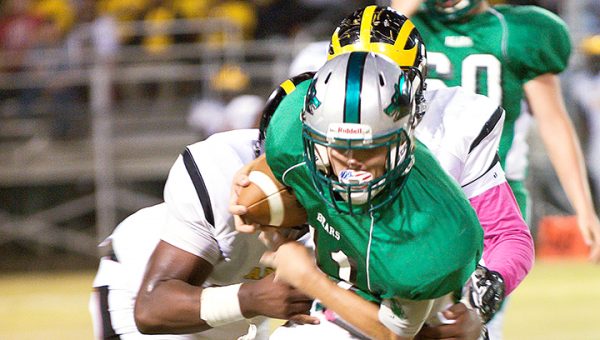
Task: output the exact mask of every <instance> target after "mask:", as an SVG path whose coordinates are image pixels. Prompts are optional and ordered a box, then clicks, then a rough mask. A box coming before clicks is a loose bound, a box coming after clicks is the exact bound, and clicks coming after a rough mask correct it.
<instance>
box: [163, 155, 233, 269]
mask: <svg viewBox="0 0 600 340" xmlns="http://www.w3.org/2000/svg"><path fill="white" fill-rule="evenodd" d="M164 199H165V203H166V204H167V207H168V212H167V219H166V225H165V228H164V229H163V233H162V235H161V239H162V240H163V241H165V242H167V243H169V244H171V245H173V246H175V247H177V248H180V249H182V250H185V251H187V252H189V253H191V254H194V255H196V256H199V257H201V258H203V259H205V260H206V261H208V262H209V263H210V264H212V265H214V264H215V263H216V262H217V261H218V260H219V259H220V257H221V252H220V250H219V245H218V243H217V240H216V239H215V238H214V233H213V231H214V226H212V225H211V224H210V223H208V221H207V220H206V218H205V216H204V210H203V209H202V205H201V204H200V200H199V198H198V195H197V193H196V191H195V189H194V184H193V183H192V180H191V178H190V175H189V174H188V172H187V170H186V168H185V165H184V164H183V158H182V157H181V156H179V158H177V160H176V161H175V164H174V165H173V167H172V168H171V171H170V172H169V177H168V178H167V182H166V184H165V190H164Z"/></svg>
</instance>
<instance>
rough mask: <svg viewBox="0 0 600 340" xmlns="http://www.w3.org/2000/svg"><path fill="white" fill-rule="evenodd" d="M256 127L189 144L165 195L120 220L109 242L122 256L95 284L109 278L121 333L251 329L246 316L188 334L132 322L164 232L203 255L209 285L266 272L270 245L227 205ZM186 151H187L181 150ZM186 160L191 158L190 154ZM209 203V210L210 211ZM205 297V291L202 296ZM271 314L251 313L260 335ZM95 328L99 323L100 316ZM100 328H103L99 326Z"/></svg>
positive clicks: (232, 335) (105, 263)
mask: <svg viewBox="0 0 600 340" xmlns="http://www.w3.org/2000/svg"><path fill="white" fill-rule="evenodd" d="M257 137H258V130H256V129H248V130H235V131H230V132H224V133H219V134H215V135H213V136H211V137H209V138H208V139H206V140H205V141H202V142H198V143H195V144H192V145H189V146H188V147H187V148H186V152H187V150H189V153H188V156H191V157H190V159H191V160H192V162H193V163H189V162H188V164H187V166H186V164H185V162H184V158H185V157H183V156H179V158H178V159H177V160H176V161H175V164H174V165H173V167H172V168H171V171H170V173H169V177H168V180H167V183H166V185H165V203H161V204H158V205H155V206H152V207H149V208H144V209H141V210H139V211H138V212H136V213H134V214H133V215H131V216H129V217H128V218H126V219H125V220H124V221H123V222H121V223H120V224H119V225H118V226H117V228H116V229H115V231H114V232H113V233H112V235H111V236H110V237H109V238H108V239H107V242H108V241H110V242H111V243H112V248H113V251H114V253H115V257H116V260H117V261H112V260H109V259H103V260H102V261H101V263H100V268H99V270H98V274H97V276H96V279H95V280H94V287H102V286H108V289H109V294H108V304H109V305H110V316H111V322H112V327H113V329H114V330H115V331H116V332H117V334H120V335H121V338H122V339H127V338H128V337H133V338H136V339H137V338H138V337H142V338H146V337H148V338H160V339H236V338H237V337H239V336H241V335H244V334H245V333H246V331H247V330H248V322H247V321H245V320H243V321H240V322H236V323H232V324H228V325H225V326H223V327H219V328H214V329H210V330H207V331H204V332H201V333H197V334H190V335H168V336H167V335H161V336H158V335H157V336H144V335H141V334H140V333H139V332H138V331H137V328H136V326H135V321H134V316H133V306H134V304H135V297H136V295H137V292H138V290H139V287H140V285H141V282H142V279H143V276H144V273H145V268H146V264H147V262H148V259H149V258H150V256H151V254H152V252H153V250H154V248H155V247H156V245H157V244H158V242H159V240H161V239H162V240H164V241H165V242H168V243H169V244H171V245H173V246H175V247H178V248H180V249H182V250H185V251H187V252H189V253H192V254H194V255H197V256H199V257H202V258H203V259H205V260H206V261H208V262H209V263H211V264H212V265H213V266H214V268H213V271H212V273H211V274H210V276H209V277H208V278H207V280H206V281H205V284H204V286H205V287H206V286H211V285H219V286H222V285H230V284H236V283H240V282H245V281H248V280H258V279H260V278H262V277H264V276H266V274H267V271H266V268H265V267H263V266H261V265H260V264H259V260H260V257H261V255H262V254H263V252H264V251H265V250H266V249H265V246H264V245H263V244H262V242H260V241H259V240H258V237H257V234H240V233H238V232H236V231H235V225H234V222H233V218H232V216H231V214H229V212H228V206H229V197H230V188H231V183H232V180H233V175H234V174H235V172H236V171H237V170H239V169H240V168H241V167H242V166H243V165H244V164H246V163H248V162H250V161H251V160H253V159H254V149H253V146H254V144H255V141H256V139H257ZM184 153H185V152H184ZM186 161H187V160H186ZM194 164H195V167H196V169H197V170H198V171H199V173H200V176H201V177H202V179H203V183H204V184H205V186H206V190H207V192H208V195H209V199H208V200H207V199H203V200H204V203H205V204H206V202H207V201H210V205H207V206H206V209H208V210H207V214H209V215H210V214H212V215H213V217H212V219H214V222H213V223H209V222H208V219H211V218H207V216H205V210H204V209H205V208H204V207H203V206H202V204H201V201H200V198H199V194H198V192H197V191H196V183H193V180H192V178H194V176H196V175H194V174H192V173H193V167H192V168H190V169H192V170H190V171H191V172H192V173H190V172H188V167H189V166H190V165H192V166H193V165H194ZM209 211H210V212H209ZM198 298H200V297H198ZM266 320H267V319H266V318H255V319H253V320H252V322H253V323H255V324H256V325H257V326H258V332H259V333H258V334H257V337H256V339H266V338H267V337H268V332H269V327H268V322H266ZM95 323H96V324H95V325H94V326H95V329H98V325H97V323H98V322H97V321H95ZM96 334H98V332H96Z"/></svg>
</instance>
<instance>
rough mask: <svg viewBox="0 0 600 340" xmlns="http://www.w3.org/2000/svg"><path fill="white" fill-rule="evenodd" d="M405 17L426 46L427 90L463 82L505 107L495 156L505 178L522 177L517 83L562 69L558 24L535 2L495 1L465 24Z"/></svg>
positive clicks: (565, 53) (564, 48)
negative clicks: (497, 151)
mask: <svg viewBox="0 0 600 340" xmlns="http://www.w3.org/2000/svg"><path fill="white" fill-rule="evenodd" d="M411 20H412V21H413V22H414V24H415V26H416V27H417V29H418V30H419V32H420V33H421V36H422V37H423V40H424V41H425V45H426V46H427V62H428V78H429V79H428V81H427V83H428V84H429V86H430V88H436V87H438V86H444V85H445V86H459V85H460V86H463V87H465V88H467V89H470V90H473V91H475V92H477V93H479V94H483V95H486V96H488V97H490V98H491V99H492V100H494V101H496V102H497V103H498V104H499V105H501V106H502V107H503V108H504V109H505V110H506V120H505V123H504V130H503V132H502V139H501V141H500V150H499V154H500V158H501V160H502V165H503V167H504V170H505V172H506V177H507V178H508V179H512V180H522V179H524V178H525V173H526V167H527V145H526V144H525V143H526V138H525V135H526V133H527V130H528V127H529V126H528V125H529V124H528V123H527V120H528V119H527V116H524V117H523V118H522V119H520V116H521V102H522V100H523V99H524V91H523V84H524V83H526V82H527V81H529V80H531V79H534V78H535V77H537V76H539V75H542V74H545V73H559V72H562V71H563V70H564V69H565V68H566V66H567V63H568V59H569V55H570V53H571V43H570V38H569V34H568V32H567V28H566V25H565V24H564V22H563V21H562V20H561V19H560V18H559V17H557V16H556V15H554V14H553V13H551V12H549V11H547V10H545V9H542V8H539V7H535V6H508V5H500V6H495V7H492V8H490V9H489V10H488V11H486V12H484V13H481V14H478V15H475V16H474V17H472V18H471V19H470V20H468V21H465V22H449V23H442V22H439V21H437V20H435V19H432V18H431V16H429V15H428V14H427V13H426V12H419V13H417V14H416V15H415V16H414V17H413V18H411Z"/></svg>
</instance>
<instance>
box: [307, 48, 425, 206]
mask: <svg viewBox="0 0 600 340" xmlns="http://www.w3.org/2000/svg"><path fill="white" fill-rule="evenodd" d="M415 79H416V81H417V82H418V81H419V80H420V78H413V80H411V79H410V78H409V77H408V76H407V75H406V73H405V72H404V71H402V69H401V68H400V67H399V66H398V65H397V64H396V63H394V62H393V61H392V60H391V59H389V58H387V57H386V56H384V55H382V54H375V53H369V52H350V53H345V54H342V55H340V56H337V57H335V58H333V59H331V60H329V61H328V62H327V63H326V64H325V65H324V66H323V67H322V68H321V69H320V70H319V71H318V72H317V73H316V74H315V76H314V78H313V80H312V83H311V85H310V87H309V90H308V93H307V95H306V98H305V104H304V111H303V114H302V122H303V140H304V148H305V150H304V155H305V158H306V163H307V165H308V167H309V169H310V171H311V174H312V176H313V180H314V183H315V186H316V188H317V190H318V191H319V193H320V194H321V195H322V196H323V198H324V199H325V201H326V202H328V203H330V204H331V205H332V206H333V207H335V208H336V209H337V210H338V211H341V212H345V213H351V214H354V213H362V212H365V211H372V210H375V209H377V208H380V207H382V206H383V205H384V204H386V203H387V202H389V201H391V200H393V199H394V198H395V197H396V196H397V195H398V194H399V193H400V191H401V190H402V187H403V183H404V182H405V180H406V177H407V175H408V173H409V171H410V169H411V167H412V164H413V162H414V158H413V145H414V142H413V130H414V128H415V126H416V124H417V122H418V120H417V119H416V115H415V113H416V100H415V96H416V92H417V89H419V87H420V84H418V83H416V84H415ZM329 147H334V148H336V149H338V150H340V149H341V150H346V151H350V150H357V149H361V150H365V149H375V148H381V147H384V148H387V157H386V166H385V171H384V174H383V175H382V176H379V177H377V178H373V176H369V175H370V174H369V173H364V172H361V171H354V172H353V171H350V170H349V171H342V173H340V176H339V177H341V178H338V176H337V175H336V174H334V173H333V171H332V169H331V165H330V163H329V158H328V156H327V155H328V153H327V148H329Z"/></svg>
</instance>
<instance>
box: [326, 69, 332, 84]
mask: <svg viewBox="0 0 600 340" xmlns="http://www.w3.org/2000/svg"><path fill="white" fill-rule="evenodd" d="M329 78H331V72H329V73H328V74H327V77H325V84H327V83H328V82H329Z"/></svg>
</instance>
